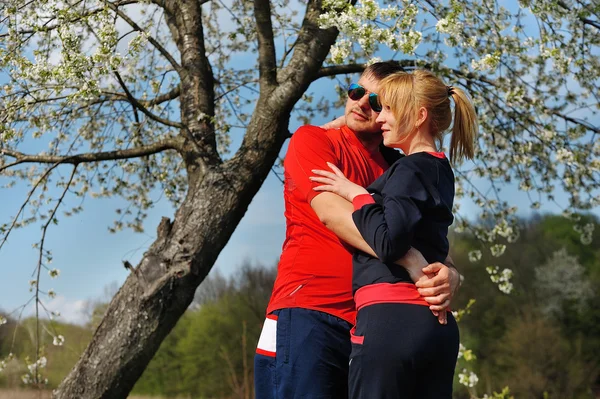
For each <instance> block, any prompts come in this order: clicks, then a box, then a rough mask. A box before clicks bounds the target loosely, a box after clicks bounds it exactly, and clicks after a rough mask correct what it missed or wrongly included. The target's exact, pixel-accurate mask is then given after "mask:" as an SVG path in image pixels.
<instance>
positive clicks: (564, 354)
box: [0, 215, 600, 399]
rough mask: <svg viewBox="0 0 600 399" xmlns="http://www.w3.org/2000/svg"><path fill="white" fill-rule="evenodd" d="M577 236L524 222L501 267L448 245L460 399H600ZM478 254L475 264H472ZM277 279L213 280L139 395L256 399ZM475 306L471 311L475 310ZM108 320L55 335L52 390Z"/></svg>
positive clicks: (262, 275)
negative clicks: (504, 275) (262, 341)
mask: <svg viewBox="0 0 600 399" xmlns="http://www.w3.org/2000/svg"><path fill="white" fill-rule="evenodd" d="M583 222H584V224H585V223H592V224H594V225H597V224H598V220H597V218H594V217H592V216H583ZM579 224H580V225H581V224H582V223H581V222H580V223H579ZM573 226H574V223H573V222H572V221H570V220H568V219H565V218H563V217H562V216H555V215H545V216H534V217H532V218H530V219H527V220H523V221H522V223H521V231H520V238H519V240H518V241H517V242H516V243H512V244H509V245H508V247H507V250H506V252H505V253H504V254H503V255H502V256H499V257H496V256H493V255H492V254H491V253H490V252H486V251H485V250H483V248H484V246H480V243H479V242H478V240H477V239H476V238H475V237H474V236H473V235H470V234H468V233H461V234H456V233H454V234H452V236H451V248H452V256H453V258H454V260H455V263H456V264H457V267H458V268H459V270H460V272H461V273H462V274H463V275H464V277H465V280H464V283H463V286H462V287H461V289H460V292H459V294H458V296H457V298H456V299H455V301H454V303H453V308H454V309H455V310H459V309H465V308H468V309H469V310H468V312H466V313H465V314H464V315H462V317H461V320H460V323H459V325H460V331H461V342H462V344H463V345H464V346H465V348H468V350H470V351H471V352H469V354H473V355H474V356H463V357H461V359H459V364H458V366H457V375H458V371H460V370H462V369H463V368H468V369H470V370H473V371H474V372H475V373H476V374H477V376H478V378H479V380H478V382H477V383H476V384H475V386H473V387H470V388H466V387H465V386H463V385H462V384H460V383H459V381H458V377H457V381H456V383H455V387H456V388H455V398H457V399H468V398H470V397H473V396H475V395H476V396H478V397H481V396H483V395H484V394H486V393H487V394H491V393H492V392H495V391H496V392H500V391H501V390H502V389H503V388H504V387H506V386H508V387H509V389H510V394H511V395H513V396H514V397H515V398H519V399H521V398H532V399H533V398H550V399H551V398H556V399H564V398H573V399H578V398H582V399H583V398H596V397H597V395H598V394H599V390H600V357H599V356H598V353H600V289H599V287H600V238H598V234H596V235H595V236H594V237H593V238H592V242H591V243H590V244H588V245H584V244H583V243H582V239H581V234H580V232H578V231H576V230H575V229H574V228H573ZM478 250H481V254H480V256H477V257H473V255H472V254H473V252H474V251H478ZM470 254H471V256H470ZM488 266H497V267H498V268H499V269H500V270H502V269H504V268H509V269H511V270H512V271H513V273H514V276H513V278H512V279H511V281H512V283H513V284H514V289H513V291H512V293H511V294H505V293H503V292H501V291H500V290H499V289H498V285H497V284H495V283H494V282H492V281H491V279H490V275H489V274H488V273H487V272H486V271H485V269H486V267H488ZM275 276H276V268H275V265H269V266H266V265H260V264H258V265H251V264H250V263H249V262H243V263H242V266H241V267H240V268H239V269H238V271H237V272H235V273H234V274H232V275H231V276H229V277H227V278H225V277H223V276H222V275H220V274H218V273H213V274H212V275H210V276H209V278H207V279H206V280H205V281H204V282H203V283H202V285H201V286H200V287H199V289H198V291H197V293H196V297H195V300H194V302H193V304H192V306H191V307H190V309H189V310H188V311H187V312H186V314H185V315H184V317H183V318H182V319H181V320H180V321H179V323H178V324H177V326H176V327H175V328H174V329H173V331H172V332H171V333H170V335H169V336H168V337H167V339H166V340H165V341H164V342H163V344H162V345H161V347H160V349H159V351H158V352H157V354H156V356H155V357H154V358H153V360H152V361H151V362H150V364H149V366H148V368H147V369H146V371H145V372H144V374H143V376H142V377H141V378H140V380H139V381H138V383H137V385H136V386H135V388H134V391H133V392H134V393H137V394H146V395H156V396H161V397H166V398H175V397H186V398H187V397H189V398H215V399H216V398H221V399H251V398H253V393H252V392H253V386H252V373H253V356H254V350H255V345H256V342H257V340H258V336H259V335H260V331H261V328H262V323H263V320H264V315H265V314H264V313H265V309H266V305H267V302H268V300H269V296H270V294H271V289H272V287H273V282H274V279H275ZM472 298H476V302H475V303H471V305H470V306H468V304H469V302H470V301H471V299H472ZM471 302H472V301H471ZM105 309H106V305H105V304H103V303H96V304H95V305H94V309H92V311H91V312H90V316H91V317H90V322H89V324H88V326H87V327H85V328H84V327H78V326H72V325H67V324H60V323H58V324H56V328H57V329H59V330H60V331H62V334H63V335H64V336H65V337H66V340H67V341H66V343H65V345H64V347H56V346H53V345H51V343H50V342H47V345H46V346H45V350H46V356H47V358H48V365H47V367H46V374H47V375H48V379H49V384H48V385H49V387H54V386H56V385H57V384H58V383H59V382H60V380H61V379H62V378H63V377H64V375H65V374H66V373H67V372H68V370H69V369H70V368H71V367H72V365H73V364H74V363H75V362H76V360H77V358H78V356H79V354H80V353H81V351H82V350H83V349H84V347H85V344H86V343H87V340H89V339H90V337H91V333H92V332H93V331H92V330H93V328H95V326H96V325H97V322H98V321H99V320H100V319H101V317H102V312H103V311H104V310H105ZM32 323H34V321H33V320H29V319H27V320H23V321H21V322H20V326H19V329H18V330H17V331H18V333H17V334H16V336H15V337H16V338H15V342H14V344H12V339H13V338H12V337H13V332H14V329H15V327H16V325H17V324H16V321H15V320H14V319H13V318H8V323H7V324H5V325H3V326H0V358H3V357H4V356H6V355H7V353H8V352H9V351H12V352H13V353H16V354H18V353H31V352H32V351H33V350H34V349H33V348H32V347H31V345H32V342H33V339H32V336H30V335H31V334H28V333H27V331H29V330H30V329H31V328H33V327H32ZM49 337H50V336H49V335H48V340H49ZM19 358H22V356H20V357H19ZM466 359H469V361H467V360H466ZM25 368H26V365H24V364H18V362H16V361H15V363H14V364H12V365H8V366H6V368H5V370H4V371H3V372H0V386H13V387H14V386H15V385H19V384H21V382H20V379H19V378H20V374H22V373H24V372H25Z"/></svg>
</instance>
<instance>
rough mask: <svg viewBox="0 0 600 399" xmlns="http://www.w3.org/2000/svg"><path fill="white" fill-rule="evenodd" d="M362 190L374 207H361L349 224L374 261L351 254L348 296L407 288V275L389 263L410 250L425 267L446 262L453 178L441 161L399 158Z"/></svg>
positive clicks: (418, 155)
mask: <svg viewBox="0 0 600 399" xmlns="http://www.w3.org/2000/svg"><path fill="white" fill-rule="evenodd" d="M367 190H368V191H369V193H371V195H372V196H373V199H374V200H375V204H367V205H364V206H362V207H361V208H360V209H358V210H357V211H355V212H354V213H353V214H352V219H353V220H354V223H355V224H356V227H357V228H358V230H359V231H360V233H361V235H362V236H363V238H364V239H365V241H366V242H367V243H368V244H369V245H370V246H371V248H373V250H374V251H375V253H376V254H377V256H378V258H379V259H377V258H374V257H372V256H370V255H367V254H365V253H364V252H361V251H356V252H355V254H354V257H353V292H356V290H357V289H358V288H360V287H362V286H365V285H368V284H374V283H396V282H412V280H411V279H410V276H409V275H408V272H407V271H406V269H404V268H403V267H402V266H398V265H395V264H394V263H393V262H394V261H396V260H398V259H400V258H401V257H402V256H404V255H405V254H406V252H408V250H409V249H410V247H414V248H415V249H417V250H419V251H420V252H421V253H422V254H423V256H424V257H425V259H426V260H427V261H428V262H429V263H433V262H443V261H444V260H445V259H446V257H447V255H448V247H449V245H448V238H447V235H448V227H449V226H450V225H451V224H452V221H453V219H454V218H453V216H452V203H453V200H454V173H453V172H452V168H451V167H450V163H449V162H448V160H447V159H446V158H439V157H436V156H434V155H431V154H429V153H426V152H418V153H415V154H411V155H409V156H406V157H403V158H401V159H399V160H398V161H396V162H395V163H394V164H393V165H392V166H391V167H390V168H389V169H388V170H387V171H386V172H385V173H384V174H383V175H382V176H381V177H380V178H379V179H377V180H376V181H375V182H374V183H373V184H371V185H370V186H369V187H368V188H367Z"/></svg>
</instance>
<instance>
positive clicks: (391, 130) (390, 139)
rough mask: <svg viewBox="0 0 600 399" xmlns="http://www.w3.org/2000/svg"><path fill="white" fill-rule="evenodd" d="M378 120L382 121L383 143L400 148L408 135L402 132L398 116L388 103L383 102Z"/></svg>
mask: <svg viewBox="0 0 600 399" xmlns="http://www.w3.org/2000/svg"><path fill="white" fill-rule="evenodd" d="M377 122H379V123H381V132H382V133H381V134H382V135H383V145H385V146H386V147H393V148H400V144H401V143H402V142H403V141H405V140H406V135H404V134H402V132H401V130H402V129H401V126H400V123H398V121H396V117H395V116H394V113H393V112H392V110H391V109H390V107H389V106H388V105H385V104H383V107H382V109H381V112H380V113H379V116H378V117H377Z"/></svg>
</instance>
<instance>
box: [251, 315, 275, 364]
mask: <svg viewBox="0 0 600 399" xmlns="http://www.w3.org/2000/svg"><path fill="white" fill-rule="evenodd" d="M276 348H277V316H274V315H268V316H267V318H266V319H265V324H263V328H262V332H261V333H260V338H259V339H258V346H257V347H256V353H258V354H260V355H265V356H275V351H276Z"/></svg>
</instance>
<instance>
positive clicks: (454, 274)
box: [444, 255, 463, 296]
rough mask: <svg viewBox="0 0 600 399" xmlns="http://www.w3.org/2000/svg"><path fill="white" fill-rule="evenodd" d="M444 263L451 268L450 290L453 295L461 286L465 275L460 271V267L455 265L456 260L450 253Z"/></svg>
mask: <svg viewBox="0 0 600 399" xmlns="http://www.w3.org/2000/svg"><path fill="white" fill-rule="evenodd" d="M444 264H445V265H446V266H448V268H449V269H450V276H451V277H450V290H451V292H452V296H454V295H455V294H456V293H457V292H458V287H460V284H461V283H462V280H463V276H462V275H461V274H460V273H459V272H458V269H457V268H456V266H455V265H454V260H453V259H452V257H451V256H450V255H448V256H446V260H444Z"/></svg>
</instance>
